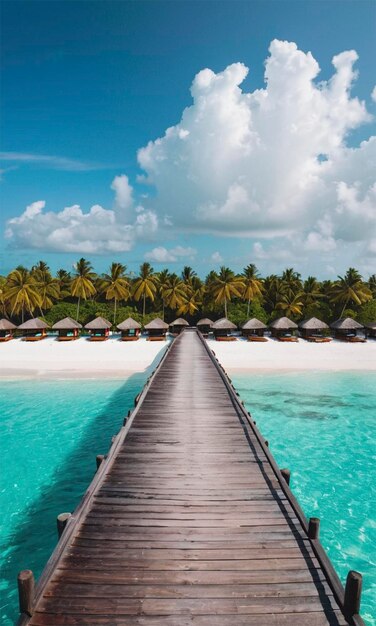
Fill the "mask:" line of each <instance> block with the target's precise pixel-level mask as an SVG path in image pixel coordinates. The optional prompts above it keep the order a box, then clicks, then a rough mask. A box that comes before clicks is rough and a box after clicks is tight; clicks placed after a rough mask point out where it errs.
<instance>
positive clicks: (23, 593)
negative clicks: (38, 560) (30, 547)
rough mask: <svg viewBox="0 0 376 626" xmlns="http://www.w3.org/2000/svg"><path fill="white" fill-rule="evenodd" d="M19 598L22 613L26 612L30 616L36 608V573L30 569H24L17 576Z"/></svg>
mask: <svg viewBox="0 0 376 626" xmlns="http://www.w3.org/2000/svg"><path fill="white" fill-rule="evenodd" d="M17 583H18V600H19V605H20V613H26V615H29V616H30V617H31V616H32V614H33V608H34V585H35V581H34V574H33V572H32V571H31V570H30V569H24V570H22V571H21V572H20V573H19V574H18V577H17Z"/></svg>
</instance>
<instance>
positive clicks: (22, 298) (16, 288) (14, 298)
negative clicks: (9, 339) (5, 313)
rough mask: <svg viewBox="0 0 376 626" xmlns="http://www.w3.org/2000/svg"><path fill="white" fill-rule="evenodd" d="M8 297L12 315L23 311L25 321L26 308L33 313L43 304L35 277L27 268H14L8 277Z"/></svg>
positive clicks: (22, 315)
mask: <svg viewBox="0 0 376 626" xmlns="http://www.w3.org/2000/svg"><path fill="white" fill-rule="evenodd" d="M6 299H7V301H8V302H9V306H10V309H11V315H13V314H14V313H15V314H16V315H18V314H19V313H21V319H22V323H23V322H24V317H25V309H26V310H27V311H28V312H29V313H30V315H31V316H32V315H33V312H34V311H35V309H36V308H37V307H40V306H41V304H42V299H41V296H40V294H39V292H38V285H37V283H36V281H35V278H34V277H33V276H32V275H31V273H30V272H28V271H27V270H26V269H24V268H21V269H16V270H13V271H12V272H11V273H10V274H9V275H8V277H7V282H6Z"/></svg>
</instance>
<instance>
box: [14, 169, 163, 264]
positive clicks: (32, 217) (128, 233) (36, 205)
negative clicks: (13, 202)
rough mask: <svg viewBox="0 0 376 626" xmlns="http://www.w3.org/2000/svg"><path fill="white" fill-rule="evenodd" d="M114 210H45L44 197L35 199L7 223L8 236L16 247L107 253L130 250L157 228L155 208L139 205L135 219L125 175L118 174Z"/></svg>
mask: <svg viewBox="0 0 376 626" xmlns="http://www.w3.org/2000/svg"><path fill="white" fill-rule="evenodd" d="M112 189H114V190H115V209H114V210H112V209H105V208H103V207H101V206H100V205H98V204H96V205H94V206H92V207H91V209H90V210H89V211H88V212H86V213H85V212H84V211H83V210H82V209H81V207H80V206H79V205H77V204H75V205H73V206H70V207H66V208H64V209H63V210H62V211H58V212H54V211H44V209H45V206H46V203H45V201H44V200H39V201H37V202H33V203H32V204H30V205H29V206H27V207H26V209H25V211H24V212H23V213H22V214H21V215H20V216H19V217H14V218H12V219H10V220H8V222H7V228H6V232H5V236H6V237H7V238H9V239H10V240H11V244H12V246H14V247H16V248H38V249H43V250H46V251H51V252H56V251H59V252H78V253H82V254H105V253H107V252H126V251H128V250H131V249H132V247H133V245H134V243H135V241H136V240H149V239H151V238H152V237H153V235H154V234H155V232H156V230H157V228H158V220H157V216H156V214H155V213H154V212H153V211H150V210H145V209H144V208H143V207H140V206H139V207H137V212H136V211H135V215H134V216H133V219H125V217H127V216H128V213H129V211H130V208H131V205H132V203H133V201H132V188H131V187H130V186H129V183H128V178H127V177H126V176H117V177H116V178H115V179H114V181H113V183H112Z"/></svg>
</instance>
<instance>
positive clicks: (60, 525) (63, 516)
mask: <svg viewBox="0 0 376 626" xmlns="http://www.w3.org/2000/svg"><path fill="white" fill-rule="evenodd" d="M71 517H72V514H71V513H60V514H59V515H58V516H57V518H56V525H57V535H58V537H59V539H60V537H61V535H62V534H63V532H64V530H65V527H66V525H67V523H68V520H69V519H70V518H71Z"/></svg>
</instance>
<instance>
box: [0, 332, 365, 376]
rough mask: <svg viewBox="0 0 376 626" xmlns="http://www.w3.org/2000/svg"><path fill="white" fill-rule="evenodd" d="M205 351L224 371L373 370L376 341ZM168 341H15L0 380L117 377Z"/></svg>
mask: <svg viewBox="0 0 376 626" xmlns="http://www.w3.org/2000/svg"><path fill="white" fill-rule="evenodd" d="M208 344H209V346H210V347H211V349H212V350H213V351H214V352H215V354H216V356H217V358H218V359H219V361H220V362H221V363H222V365H223V367H224V368H225V369H226V370H229V371H230V370H269V371H270V370H330V371H341V370H348V371H349V370H358V371H359V370H368V371H370V370H373V371H376V341H372V340H370V341H368V342H367V343H364V344H362V343H359V344H350V343H343V342H340V341H332V342H331V343H324V344H312V343H308V342H306V341H304V340H302V339H301V340H300V341H299V343H290V344H289V343H280V342H278V341H275V340H273V339H269V341H268V342H265V343H250V342H247V341H245V340H244V339H238V340H237V341H234V342H218V341H214V340H212V339H209V341H208ZM167 345H168V342H150V341H146V339H144V338H141V339H140V340H139V341H135V342H121V341H119V340H118V339H117V338H115V337H114V338H110V339H109V340H108V341H105V342H100V343H96V342H90V341H87V340H86V339H84V338H81V339H79V340H77V341H72V342H58V341H56V340H55V339H54V338H51V337H49V338H48V339H44V340H43V341H40V342H35V343H31V342H30V343H29V342H26V341H22V340H20V339H15V340H13V341H9V342H8V343H5V344H0V377H2V378H9V377H11V378H13V377H27V378H29V377H37V376H38V377H39V376H42V377H63V378H72V377H74V378H76V377H83V378H85V377H89V378H96V377H102V376H111V377H114V378H116V377H122V376H126V375H129V374H132V373H134V372H142V371H144V370H146V369H147V368H149V367H152V366H153V365H155V364H156V363H157V362H158V360H159V358H160V357H161V355H162V353H163V351H164V350H165V349H166V346H167Z"/></svg>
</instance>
